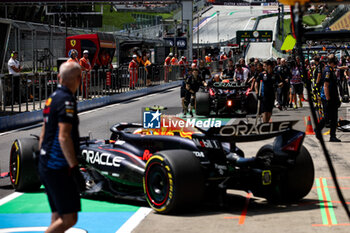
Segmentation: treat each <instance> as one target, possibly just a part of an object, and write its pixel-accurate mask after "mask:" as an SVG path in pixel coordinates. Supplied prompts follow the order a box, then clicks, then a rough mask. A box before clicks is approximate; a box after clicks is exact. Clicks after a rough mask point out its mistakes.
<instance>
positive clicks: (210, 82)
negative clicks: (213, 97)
mask: <svg viewBox="0 0 350 233" xmlns="http://www.w3.org/2000/svg"><path fill="white" fill-rule="evenodd" d="M217 82H220V83H221V82H222V79H221V78H220V75H219V74H216V75H214V77H212V78H211V79H210V80H209V81H208V86H213V84H214V83H217Z"/></svg>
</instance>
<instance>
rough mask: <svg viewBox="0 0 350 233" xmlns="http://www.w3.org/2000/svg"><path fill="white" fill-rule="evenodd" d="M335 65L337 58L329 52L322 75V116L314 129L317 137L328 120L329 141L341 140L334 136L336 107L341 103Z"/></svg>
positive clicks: (336, 117)
mask: <svg viewBox="0 0 350 233" xmlns="http://www.w3.org/2000/svg"><path fill="white" fill-rule="evenodd" d="M336 67H337V58H336V57H335V56H334V54H331V55H329V56H328V65H327V66H326V67H325V69H324V71H323V75H322V76H323V78H322V83H323V87H322V90H321V101H322V105H323V109H324V118H322V120H321V121H320V123H319V125H318V127H316V129H315V131H316V136H317V137H319V136H320V133H321V130H322V129H323V127H324V126H325V124H326V122H328V121H329V124H330V139H329V141H330V142H341V140H340V139H338V138H337V137H336V130H337V123H338V108H339V107H340V105H341V102H340V98H339V92H338V86H337V76H336V74H335V69H336Z"/></svg>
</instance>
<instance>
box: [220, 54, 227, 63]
mask: <svg viewBox="0 0 350 233" xmlns="http://www.w3.org/2000/svg"><path fill="white" fill-rule="evenodd" d="M226 59H227V56H226V53H222V54H221V56H220V61H223V60H226Z"/></svg>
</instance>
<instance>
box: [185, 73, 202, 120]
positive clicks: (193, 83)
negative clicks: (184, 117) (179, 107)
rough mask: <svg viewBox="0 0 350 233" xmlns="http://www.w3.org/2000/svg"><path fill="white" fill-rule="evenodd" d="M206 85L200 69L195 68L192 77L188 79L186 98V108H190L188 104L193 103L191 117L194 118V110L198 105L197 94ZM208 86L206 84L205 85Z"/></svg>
mask: <svg viewBox="0 0 350 233" xmlns="http://www.w3.org/2000/svg"><path fill="white" fill-rule="evenodd" d="M202 85H204V83H203V81H202V80H201V78H200V76H199V69H198V68H193V69H192V75H191V76H188V78H187V79H186V97H185V108H186V109H187V108H188V104H189V103H191V107H190V115H191V117H193V110H194V107H195V105H196V93H197V91H198V90H199V87H200V86H202ZM205 85H206V84H205Z"/></svg>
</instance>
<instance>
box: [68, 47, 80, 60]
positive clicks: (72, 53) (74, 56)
mask: <svg viewBox="0 0 350 233" xmlns="http://www.w3.org/2000/svg"><path fill="white" fill-rule="evenodd" d="M69 53H70V54H69ZM69 53H68V55H69V57H70V58H69V59H68V60H67V62H76V63H78V64H79V60H78V51H77V50H75V49H71V50H70V51H69Z"/></svg>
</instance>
